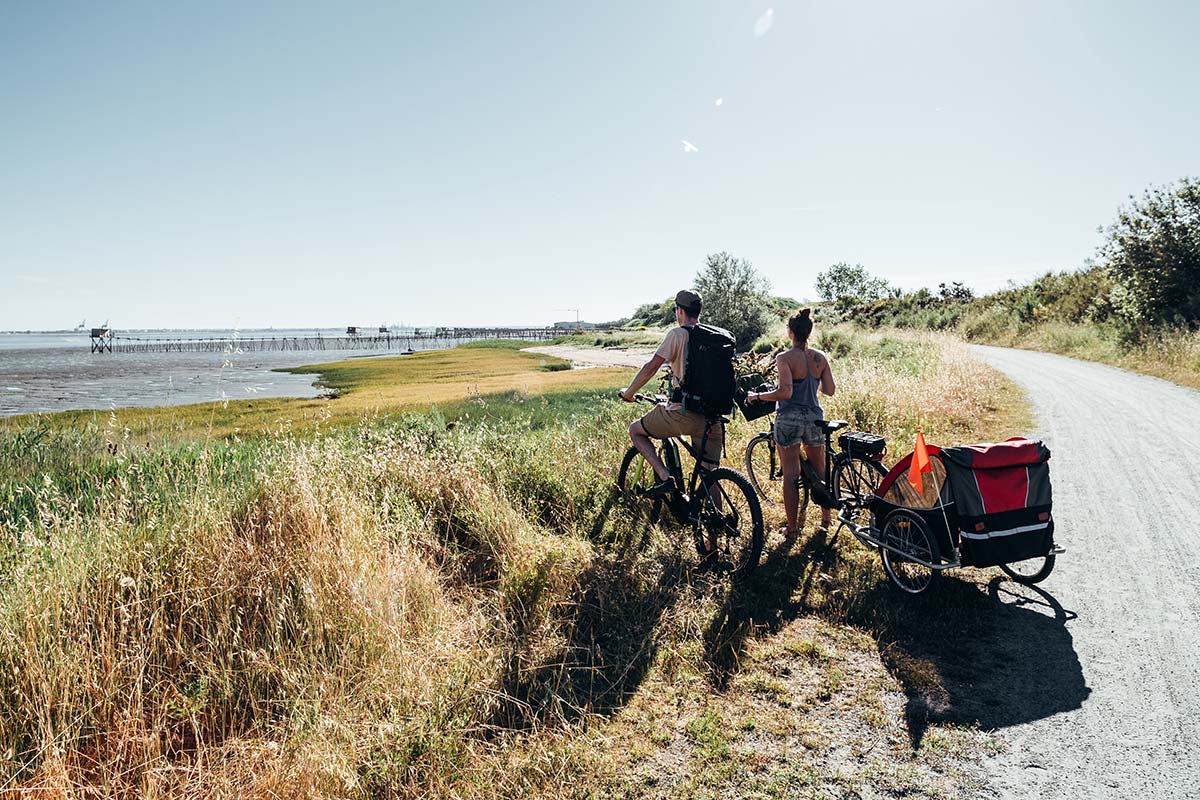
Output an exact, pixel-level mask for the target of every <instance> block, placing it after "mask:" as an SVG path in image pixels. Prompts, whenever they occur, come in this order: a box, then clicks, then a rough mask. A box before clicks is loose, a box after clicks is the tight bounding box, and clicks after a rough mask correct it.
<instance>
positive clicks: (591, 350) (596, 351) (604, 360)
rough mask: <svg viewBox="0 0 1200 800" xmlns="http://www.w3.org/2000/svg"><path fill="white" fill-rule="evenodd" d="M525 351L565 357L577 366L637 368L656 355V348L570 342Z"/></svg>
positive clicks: (528, 348) (529, 348)
mask: <svg viewBox="0 0 1200 800" xmlns="http://www.w3.org/2000/svg"><path fill="white" fill-rule="evenodd" d="M525 352H527V353H541V354H543V355H547V356H554V357H555V358H565V359H566V360H567V361H570V362H571V363H572V364H574V365H575V366H576V367H632V368H634V369H636V368H638V367H640V366H641V365H642V364H645V363H646V362H647V361H648V360H649V359H650V356H652V355H654V348H640V347H631V348H628V349H626V348H622V347H574V346H572V345H569V344H551V345H546V346H545V347H527V348H525Z"/></svg>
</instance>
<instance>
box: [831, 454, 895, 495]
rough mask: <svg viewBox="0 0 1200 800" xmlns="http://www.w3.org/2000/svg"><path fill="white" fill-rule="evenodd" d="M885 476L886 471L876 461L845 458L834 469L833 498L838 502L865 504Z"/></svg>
mask: <svg viewBox="0 0 1200 800" xmlns="http://www.w3.org/2000/svg"><path fill="white" fill-rule="evenodd" d="M886 475H887V470H885V469H884V468H883V465H882V464H880V463H879V462H878V461H872V460H870V459H867V458H847V459H846V460H844V461H841V462H839V463H838V465H837V466H836V467H835V468H834V472H833V496H834V497H836V498H837V499H839V500H854V501H856V502H859V503H862V502H867V501H869V500H870V499H871V495H873V494H875V490H876V489H878V488H879V484H880V482H882V481H883V479H884V476H886Z"/></svg>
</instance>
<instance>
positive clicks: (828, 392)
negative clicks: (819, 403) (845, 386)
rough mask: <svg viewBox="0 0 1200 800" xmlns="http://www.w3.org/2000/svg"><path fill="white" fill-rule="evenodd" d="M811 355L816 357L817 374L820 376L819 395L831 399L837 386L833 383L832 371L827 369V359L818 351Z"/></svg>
mask: <svg viewBox="0 0 1200 800" xmlns="http://www.w3.org/2000/svg"><path fill="white" fill-rule="evenodd" d="M813 355H814V356H815V357H816V359H817V365H818V367H819V370H818V372H817V374H818V375H820V376H821V394H823V395H825V396H826V397H833V393H834V392H835V391H837V385H836V384H834V382H833V370H831V369H830V368H829V358H828V356H826V355H825V354H824V353H822V352H821V351H820V350H815V351H813Z"/></svg>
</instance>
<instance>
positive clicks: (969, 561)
mask: <svg viewBox="0 0 1200 800" xmlns="http://www.w3.org/2000/svg"><path fill="white" fill-rule="evenodd" d="M926 449H927V452H928V455H929V466H930V471H928V472H925V473H924V474H923V475H922V478H923V479H922V480H921V481H920V483H921V484H922V486H921V489H920V491H918V489H917V488H916V487H914V486H913V485H912V483H910V481H909V478H908V473H909V470H910V468H911V467H912V462H913V454H912V453H909V454H908V455H906V456H904V457H903V458H901V459H900V461H899V462H897V463H896V465H895V466H893V467H892V469H891V470H890V471H889V472H888V474H887V475H886V476H885V477H884V479H883V480H882V481H881V482H880V484H879V486H878V488H877V489H876V490H875V493H874V495H873V496H872V497H870V498H869V500H868V501H867V502H866V503H865V505H866V510H868V511H869V512H870V522H869V524H866V525H863V524H858V523H857V522H856V521H855V519H854V516H853V514H846V513H843V514H841V515H840V516H839V521H840V522H842V523H843V524H845V525H846V526H847V527H848V528H849V529H850V530H851V532H852V533H854V535H855V536H857V537H858V538H859V539H860V540H862V541H863V542H864V543H866V544H869V545H871V546H873V547H876V548H878V549H879V550H880V554H881V555H882V556H883V557H884V569H885V572H887V573H888V577H889V578H890V579H891V580H892V581H893V583H895V584H896V585H897V586H899V587H900V588H902V589H904V590H905V591H909V592H912V593H916V592H919V591H922V590H923V589H924V588H926V587H927V586H928V585H929V582H930V580H932V578H933V577H935V576H936V574H937V573H940V572H941V571H943V570H946V569H950V568H952V567H959V566H972V567H992V566H998V567H1000V568H1001V569H1002V570H1004V572H1006V573H1007V574H1008V575H1009V576H1010V577H1012V578H1013V579H1015V580H1017V581H1020V582H1022V583H1037V582H1039V581H1041V580H1044V579H1045V578H1046V576H1048V575H1049V574H1050V571H1051V570H1052V569H1053V566H1054V557H1055V556H1056V555H1057V554H1059V553H1061V552H1063V551H1062V548H1059V547H1057V546H1056V545H1055V543H1054V518H1053V514H1052V498H1051V487H1050V467H1049V463H1048V462H1049V460H1050V450H1049V449H1048V448H1047V447H1046V446H1045V445H1044V444H1043V443H1042V442H1037V441H1032V440H1030V439H1024V438H1020V437H1016V438H1012V439H1009V440H1008V441H1005V442H1000V443H998V444H977V445H963V446H959V447H942V448H939V447H937V446H934V445H927V447H926ZM904 565H908V567H905V566H904ZM917 567H919V568H920V570H924V572H921V571H920V570H917V572H916V573H913V572H912V569H913V568H917Z"/></svg>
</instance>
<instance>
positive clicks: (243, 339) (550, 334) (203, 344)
mask: <svg viewBox="0 0 1200 800" xmlns="http://www.w3.org/2000/svg"><path fill="white" fill-rule="evenodd" d="M589 332H594V329H593V330H590V331H589ZM571 333H575V331H573V330H568V329H563V328H432V329H428V330H425V329H416V330H414V331H412V332H401V333H390V332H389V333H385V332H383V331H380V332H378V333H366V332H365V331H364V329H362V328H347V332H346V335H344V336H322V335H321V334H320V333H314V334H313V335H312V336H230V337H221V338H203V337H188V336H178V337H140V336H129V335H126V334H122V333H114V332H111V331H107V330H106V331H105V334H106V338H105V340H104V347H103V348H98V347H97V346H96V337H95V336H93V341H92V352H93V353H97V352H110V353H233V352H241V353H259V352H270V351H290V350H295V351H316V350H392V351H394V352H400V353H403V352H409V351H415V350H431V349H437V348H439V347H451V346H453V345H455V344H461V343H463V342H471V341H479V340H483V339H519V340H526V341H534V342H542V341H546V340H547V339H553V338H554V337H556V336H563V335H566V334H571Z"/></svg>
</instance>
